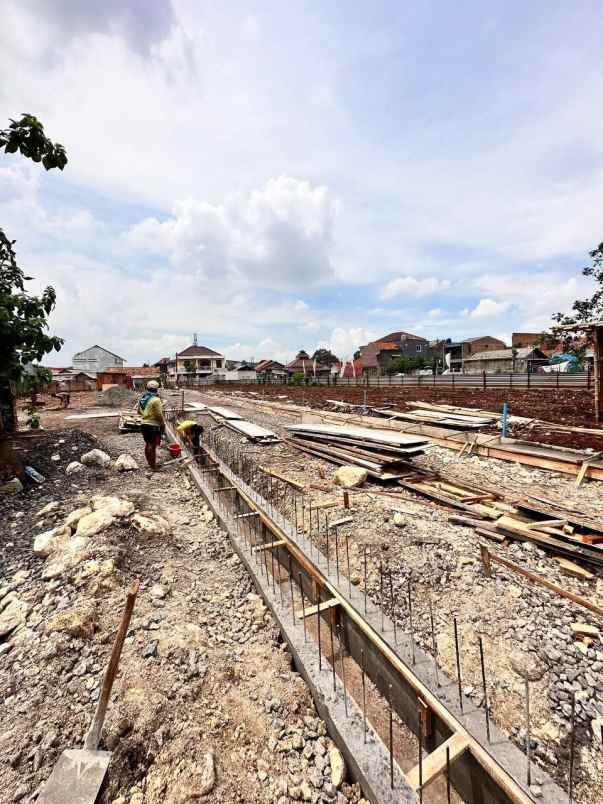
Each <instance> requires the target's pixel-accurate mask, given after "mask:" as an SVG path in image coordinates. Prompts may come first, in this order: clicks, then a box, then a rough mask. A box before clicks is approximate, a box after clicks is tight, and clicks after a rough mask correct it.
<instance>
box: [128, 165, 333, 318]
mask: <svg viewBox="0 0 603 804" xmlns="http://www.w3.org/2000/svg"><path fill="white" fill-rule="evenodd" d="M336 207H337V202H336V200H335V199H334V198H333V197H332V195H331V194H330V193H329V190H328V189H327V188H326V187H312V186H311V185H310V184H309V182H306V181H300V180H298V179H293V178H289V177H286V176H281V177H279V178H276V179H270V180H269V181H268V182H267V183H266V185H265V186H264V187H263V188H261V189H259V190H254V191H253V192H251V193H237V194H234V195H230V196H229V197H228V198H227V199H226V200H225V202H224V203H223V204H220V205H214V204H209V203H207V202H205V201H192V200H191V201H183V202H178V203H177V204H175V206H174V211H173V215H172V217H171V218H168V219H167V220H166V221H164V222H159V221H158V220H157V219H156V218H147V219H146V220H144V221H142V222H141V223H139V224H137V225H136V226H134V227H132V229H131V230H130V231H129V232H128V234H127V236H126V239H127V241H128V243H129V244H130V245H131V246H134V247H136V248H138V249H140V250H143V251H146V252H149V253H158V254H164V255H166V256H167V257H168V258H169V259H170V260H171V261H172V262H173V263H174V264H175V265H178V266H181V267H186V268H187V269H188V270H190V271H197V272H198V273H199V275H201V276H203V277H206V278H214V277H218V276H225V275H230V276H232V277H238V278H240V279H245V280H248V281H252V282H257V283H261V284H263V285H265V286H272V287H284V286H289V285H293V286H297V285H299V286H303V285H305V284H308V283H314V282H318V281H323V280H327V279H329V278H331V276H332V274H333V269H332V265H331V250H332V241H333V226H334V221H335V217H336ZM301 303H302V304H304V302H303V301H302V302H301Z"/></svg>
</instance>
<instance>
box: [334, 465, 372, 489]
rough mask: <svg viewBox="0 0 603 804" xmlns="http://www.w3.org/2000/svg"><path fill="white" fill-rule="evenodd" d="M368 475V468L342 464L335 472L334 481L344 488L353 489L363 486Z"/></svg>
mask: <svg viewBox="0 0 603 804" xmlns="http://www.w3.org/2000/svg"><path fill="white" fill-rule="evenodd" d="M367 477H368V472H367V471H366V469H362V467H360V466H347V465H346V466H340V467H339V469H337V471H336V472H335V473H334V474H333V483H335V485H336V486H343V488H344V489H353V488H354V487H355V486H361V485H362V484H363V483H364V481H365V480H366V479H367Z"/></svg>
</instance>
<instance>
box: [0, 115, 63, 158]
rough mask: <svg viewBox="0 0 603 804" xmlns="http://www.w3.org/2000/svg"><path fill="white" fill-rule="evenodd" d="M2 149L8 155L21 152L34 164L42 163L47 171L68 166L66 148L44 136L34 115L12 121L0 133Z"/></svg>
mask: <svg viewBox="0 0 603 804" xmlns="http://www.w3.org/2000/svg"><path fill="white" fill-rule="evenodd" d="M0 148H4V152H5V153H7V154H14V153H17V151H19V153H21V154H22V155H23V156H24V157H26V158H27V159H31V160H32V161H33V162H41V163H42V164H43V165H44V167H45V168H46V170H52V168H58V169H59V170H63V168H64V167H65V165H66V164H67V154H66V153H65V148H64V147H63V146H62V145H61V144H60V143H58V142H51V141H50V140H49V139H48V137H47V136H46V135H45V134H44V126H43V125H42V123H40V121H39V120H38V118H37V117H34V116H33V115H32V114H24V115H23V116H22V117H21V119H20V120H11V121H10V125H9V127H8V128H7V129H4V131H0Z"/></svg>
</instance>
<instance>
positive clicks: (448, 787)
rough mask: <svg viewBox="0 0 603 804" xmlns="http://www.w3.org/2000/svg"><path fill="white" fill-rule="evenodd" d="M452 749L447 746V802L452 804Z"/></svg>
mask: <svg viewBox="0 0 603 804" xmlns="http://www.w3.org/2000/svg"><path fill="white" fill-rule="evenodd" d="M450 792H451V791H450V747H449V746H446V801H447V802H448V804H450Z"/></svg>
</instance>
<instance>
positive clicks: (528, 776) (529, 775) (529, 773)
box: [525, 678, 532, 787]
mask: <svg viewBox="0 0 603 804" xmlns="http://www.w3.org/2000/svg"><path fill="white" fill-rule="evenodd" d="M525 687H526V782H527V785H528V787H529V786H530V785H531V784H532V767H531V762H530V747H531V746H530V743H531V742H532V738H531V735H530V682H529V680H528V679H527V678H526V679H525Z"/></svg>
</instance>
